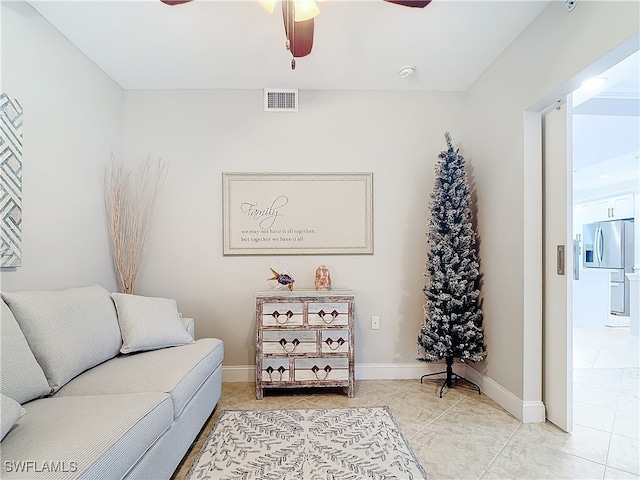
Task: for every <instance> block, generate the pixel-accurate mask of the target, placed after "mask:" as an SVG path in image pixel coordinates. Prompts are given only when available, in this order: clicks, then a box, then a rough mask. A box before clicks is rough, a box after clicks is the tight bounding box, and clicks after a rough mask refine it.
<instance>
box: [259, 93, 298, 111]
mask: <svg viewBox="0 0 640 480" xmlns="http://www.w3.org/2000/svg"><path fill="white" fill-rule="evenodd" d="M264 111H265V112H297V111H298V90H297V89H288V90H283V89H273V88H265V90H264Z"/></svg>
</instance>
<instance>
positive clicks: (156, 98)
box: [124, 91, 464, 366]
mask: <svg viewBox="0 0 640 480" xmlns="http://www.w3.org/2000/svg"><path fill="white" fill-rule="evenodd" d="M462 108H463V104H462V94H451V93H391V92H375V93H374V92H336V91H333V92H327V91H302V92H300V109H299V112H297V113H282V112H270V113H266V112H264V111H263V99H262V91H127V92H126V93H125V128H124V130H125V150H126V152H127V156H128V158H129V160H131V161H135V159H141V158H144V157H145V156H146V155H148V154H150V155H151V156H152V157H153V158H157V157H162V158H163V160H165V161H166V162H167V163H168V164H169V172H168V178H167V182H166V184H165V188H164V189H163V191H162V194H161V197H160V203H159V205H158V208H157V215H156V218H155V220H154V226H153V231H152V235H151V240H150V244H149V250H148V255H147V257H146V259H145V262H144V265H143V268H142V271H141V273H140V278H139V283H138V291H139V292H140V293H142V294H149V295H166V296H172V297H175V298H177V300H178V303H179V305H180V308H181V310H182V311H183V314H184V315H187V316H192V317H195V318H196V319H197V324H196V330H197V335H199V336H210V335H214V336H218V337H220V338H222V339H223V340H224V341H225V365H226V366H230V365H236V366H238V365H240V366H242V365H253V364H254V362H255V351H254V335H255V333H254V332H255V330H254V324H255V318H254V315H255V313H254V312H255V301H254V295H255V293H256V291H257V290H260V289H265V288H267V282H266V280H267V278H269V277H270V276H271V274H270V271H269V268H270V267H276V268H277V262H278V261H281V262H282V263H284V264H285V265H286V266H287V267H288V269H289V270H290V272H291V274H292V275H293V276H294V278H295V279H296V284H295V285H296V288H298V289H302V288H305V287H306V288H311V289H313V288H314V274H315V270H316V268H317V267H318V265H320V264H323V263H324V264H326V265H327V266H328V267H329V269H330V271H331V277H332V282H333V286H334V287H335V288H348V289H353V290H355V292H356V295H357V299H356V316H357V319H356V321H357V330H356V358H357V361H358V362H359V363H400V364H402V363H405V364H406V363H410V364H413V365H415V364H416V361H415V358H416V340H417V335H418V329H419V325H420V323H421V322H422V321H423V311H422V307H423V304H424V294H423V293H422V287H423V286H424V281H425V279H424V272H425V265H424V264H425V260H426V255H425V252H426V244H425V240H426V237H425V232H426V222H427V202H428V196H429V192H430V191H431V189H432V186H433V166H434V163H435V160H436V159H437V155H438V153H439V152H440V151H441V150H443V149H444V148H445V146H446V144H445V141H444V135H443V134H444V132H445V131H447V130H448V131H450V132H451V134H452V135H453V138H454V141H457V140H461V139H462V138H464V135H463V132H462V131H461V124H462V122H463V115H462ZM351 171H353V172H373V179H374V180H373V192H374V208H373V210H374V222H373V224H374V254H373V255H346V256H327V255H324V256H285V257H281V256H248V257H236V256H233V257H223V256H222V207H221V201H222V192H221V186H222V172H351ZM335 193H336V194H339V192H335ZM348 221H349V219H348V218H336V219H335V222H336V228H341V226H342V225H344V224H345V222H348ZM374 314H375V315H380V317H381V327H380V330H377V331H373V330H371V329H370V317H371V315H374Z"/></svg>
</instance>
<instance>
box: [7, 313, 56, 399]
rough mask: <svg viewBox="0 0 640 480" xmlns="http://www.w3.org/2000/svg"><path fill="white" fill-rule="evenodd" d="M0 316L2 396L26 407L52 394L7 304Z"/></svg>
mask: <svg viewBox="0 0 640 480" xmlns="http://www.w3.org/2000/svg"><path fill="white" fill-rule="evenodd" d="M0 303H1V304H2V305H1V307H2V312H0V332H2V335H0V372H1V374H0V393H3V394H5V395H7V396H9V397H11V398H13V399H14V400H15V401H17V402H18V403H25V402H28V401H29V400H33V399H34V398H38V397H42V396H44V395H47V394H48V393H49V392H51V387H49V383H47V377H45V376H44V372H43V371H42V368H41V367H40V365H38V362H37V361H36V358H35V357H34V356H33V352H32V351H31V349H30V348H29V344H28V343H27V340H26V339H25V338H24V334H23V333H22V330H20V327H19V326H18V322H16V319H15V318H14V316H13V313H11V310H10V309H9V307H8V306H7V304H6V303H4V301H0Z"/></svg>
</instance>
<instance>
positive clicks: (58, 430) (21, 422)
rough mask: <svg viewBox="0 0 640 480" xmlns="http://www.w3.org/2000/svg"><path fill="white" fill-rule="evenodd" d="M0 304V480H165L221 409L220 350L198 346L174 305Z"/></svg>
mask: <svg viewBox="0 0 640 480" xmlns="http://www.w3.org/2000/svg"><path fill="white" fill-rule="evenodd" d="M2 299H3V301H2V302H1V304H2V305H1V306H2V324H1V326H0V328H1V340H2V343H1V347H2V349H1V351H0V360H1V362H0V393H1V395H0V409H1V411H2V432H1V434H2V442H1V443H0V461H1V465H0V477H1V478H3V479H12V478H28V479H38V478H42V479H45V478H46V479H56V478H61V479H62V478H104V479H121V478H127V479H133V478H144V479H161V478H170V477H171V475H172V474H173V473H174V471H175V469H176V467H177V465H178V464H179V463H180V461H181V459H182V458H183V456H184V455H185V453H186V452H187V450H188V449H189V447H190V446H191V444H192V442H193V440H194V438H195V437H196V435H197V434H198V432H199V431H200V430H201V428H202V426H203V425H204V423H205V422H206V420H207V419H208V417H209V416H210V414H211V413H212V411H213V409H214V408H215V406H216V404H217V402H218V400H219V399H220V393H221V382H222V359H223V356H224V349H223V344H222V341H221V340H218V339H215V338H203V339H199V340H194V335H193V320H190V319H182V318H181V317H180V315H179V313H178V310H177V307H176V303H175V301H173V300H170V299H161V298H150V297H142V296H138V295H124V294H110V293H109V292H108V291H107V290H105V289H104V288H102V287H99V286H89V287H80V288H73V289H68V290H61V291H30V292H17V293H8V292H2ZM123 352H125V353H123Z"/></svg>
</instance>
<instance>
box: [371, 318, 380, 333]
mask: <svg viewBox="0 0 640 480" xmlns="http://www.w3.org/2000/svg"><path fill="white" fill-rule="evenodd" d="M371 330H380V317H379V316H378V315H371Z"/></svg>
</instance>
